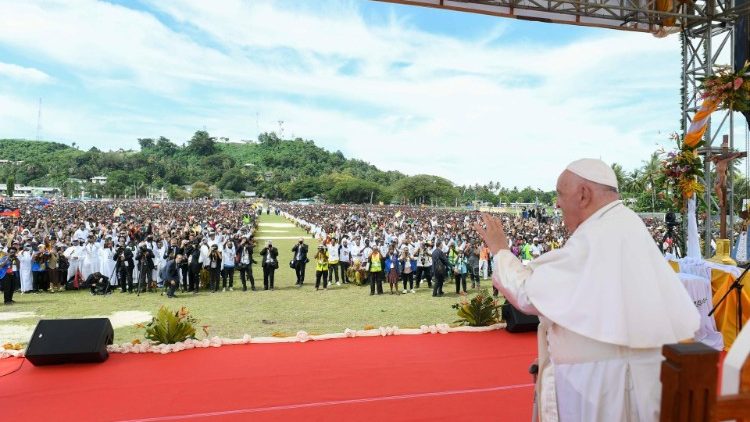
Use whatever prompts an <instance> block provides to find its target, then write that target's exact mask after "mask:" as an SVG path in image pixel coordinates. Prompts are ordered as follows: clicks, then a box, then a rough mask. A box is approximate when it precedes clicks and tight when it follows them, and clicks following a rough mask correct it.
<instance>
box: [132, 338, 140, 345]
mask: <svg viewBox="0 0 750 422" xmlns="http://www.w3.org/2000/svg"><path fill="white" fill-rule="evenodd" d="M130 344H132V345H136V344H141V341H140V340H138V339H137V338H134V339H133V340H131V341H130Z"/></svg>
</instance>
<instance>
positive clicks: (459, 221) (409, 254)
mask: <svg viewBox="0 0 750 422" xmlns="http://www.w3.org/2000/svg"><path fill="white" fill-rule="evenodd" d="M275 205H276V206H277V207H278V208H280V209H281V210H282V214H283V215H284V216H285V217H287V218H289V219H290V220H292V221H294V222H295V223H296V224H297V225H298V226H299V227H301V228H303V229H305V230H307V231H308V232H309V233H310V234H311V235H312V236H313V237H314V238H316V239H317V240H318V242H319V246H318V250H317V252H316V253H315V256H314V261H315V266H316V287H317V288H319V287H320V286H321V284H322V287H323V288H324V289H325V288H326V287H327V285H328V283H329V282H336V283H340V282H343V283H348V282H356V283H358V284H362V283H369V284H370V294H376V293H377V294H382V293H383V284H384V283H386V282H387V283H388V286H389V290H390V293H392V294H396V293H401V294H406V293H415V287H416V288H419V286H420V285H421V284H422V283H426V284H427V285H428V287H431V288H432V289H433V296H441V295H443V294H444V292H443V283H444V282H445V281H446V280H449V281H452V282H453V283H454V284H455V289H456V293H466V292H467V291H468V289H469V287H468V282H469V281H470V282H471V288H479V287H480V286H481V285H482V281H484V280H487V279H488V278H489V276H490V274H491V272H492V268H491V267H492V264H491V256H490V254H489V250H488V249H487V246H486V245H485V244H483V242H481V239H479V237H478V236H477V235H476V232H475V231H474V229H473V228H472V225H473V224H474V223H475V222H477V221H478V218H479V214H478V213H477V212H475V211H455V210H443V209H435V208H420V207H391V206H372V205H315V206H308V205H293V204H275ZM503 219H504V224H505V225H506V228H507V229H508V233H509V239H510V240H509V242H510V243H511V245H510V247H511V248H512V250H513V252H514V253H515V254H516V256H518V257H520V258H521V259H523V260H532V259H534V258H536V257H539V256H540V255H541V254H543V253H544V252H547V251H549V250H552V249H556V248H559V247H560V246H561V245H562V243H563V242H564V241H565V234H564V233H565V232H564V230H563V227H562V225H561V223H560V219H559V216H547V215H546V213H545V212H542V211H541V210H531V211H527V210H523V211H522V212H521V213H519V215H517V216H511V215H506V216H504V217H503ZM293 264H294V265H295V268H296V269H297V272H298V274H299V271H300V268H302V266H303V264H301V263H300V261H299V260H295V261H294V263H293ZM339 279H341V281H339ZM321 280H322V283H321ZM298 284H299V275H298Z"/></svg>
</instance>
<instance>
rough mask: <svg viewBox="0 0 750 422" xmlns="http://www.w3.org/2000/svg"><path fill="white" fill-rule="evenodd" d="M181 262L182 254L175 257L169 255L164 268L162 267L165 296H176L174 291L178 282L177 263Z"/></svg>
mask: <svg viewBox="0 0 750 422" xmlns="http://www.w3.org/2000/svg"><path fill="white" fill-rule="evenodd" d="M181 263H182V255H177V256H176V257H175V258H172V257H171V256H170V257H169V260H168V261H167V264H166V268H165V269H164V275H165V277H164V286H165V287H166V288H167V297H168V298H173V297H176V296H175V294H174V292H175V290H177V287H179V284H180V272H179V265H180V264H181Z"/></svg>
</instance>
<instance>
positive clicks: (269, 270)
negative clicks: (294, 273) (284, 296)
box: [260, 240, 279, 290]
mask: <svg viewBox="0 0 750 422" xmlns="http://www.w3.org/2000/svg"><path fill="white" fill-rule="evenodd" d="M260 256H261V258H263V261H261V262H262V264H261V266H262V267H263V290H268V289H271V290H273V278H274V273H275V272H276V269H277V268H279V250H278V249H276V247H275V246H273V242H271V241H270V240H269V241H268V243H267V244H266V247H265V248H263V249H261V251H260Z"/></svg>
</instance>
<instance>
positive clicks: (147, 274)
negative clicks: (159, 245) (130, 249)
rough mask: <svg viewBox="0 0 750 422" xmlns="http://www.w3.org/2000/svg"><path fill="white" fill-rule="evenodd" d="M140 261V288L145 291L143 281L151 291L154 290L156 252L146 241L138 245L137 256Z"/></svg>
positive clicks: (136, 258)
mask: <svg viewBox="0 0 750 422" xmlns="http://www.w3.org/2000/svg"><path fill="white" fill-rule="evenodd" d="M135 260H136V261H138V289H139V290H140V291H143V283H145V285H146V288H147V289H148V291H149V292H153V291H154V275H153V271H154V268H155V266H154V252H153V251H152V250H151V249H149V248H148V246H147V244H146V243H145V242H142V243H141V244H140V245H139V247H138V253H137V254H136V256H135Z"/></svg>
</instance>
